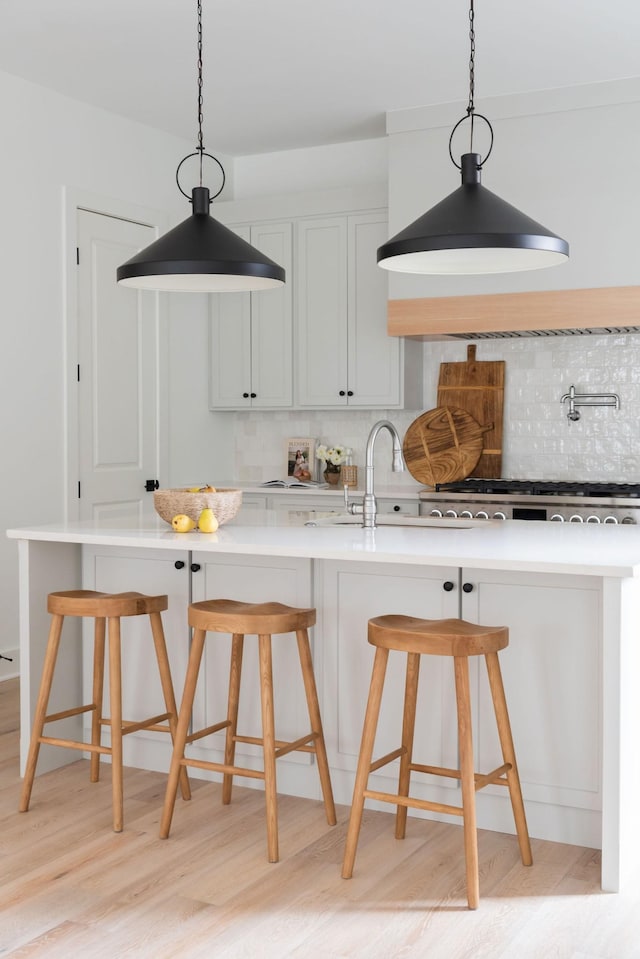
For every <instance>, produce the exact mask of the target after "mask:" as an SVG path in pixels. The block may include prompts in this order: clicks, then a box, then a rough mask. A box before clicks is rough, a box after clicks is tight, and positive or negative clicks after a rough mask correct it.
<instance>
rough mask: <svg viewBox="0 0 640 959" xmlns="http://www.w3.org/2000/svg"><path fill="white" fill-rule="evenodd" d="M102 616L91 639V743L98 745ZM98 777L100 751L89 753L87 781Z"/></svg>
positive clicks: (101, 695)
mask: <svg viewBox="0 0 640 959" xmlns="http://www.w3.org/2000/svg"><path fill="white" fill-rule="evenodd" d="M105 626H106V622H105V619H104V616H96V619H95V626H94V639H93V715H92V717H91V743H92V745H93V746H99V745H100V743H101V737H102V698H103V696H104V638H105ZM99 779H100V753H99V752H92V753H91V769H90V774H89V781H90V782H92V783H97V782H98V781H99Z"/></svg>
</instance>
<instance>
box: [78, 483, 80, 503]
mask: <svg viewBox="0 0 640 959" xmlns="http://www.w3.org/2000/svg"><path fill="white" fill-rule="evenodd" d="M78 499H80V480H78Z"/></svg>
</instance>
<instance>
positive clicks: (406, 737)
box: [396, 653, 420, 839]
mask: <svg viewBox="0 0 640 959" xmlns="http://www.w3.org/2000/svg"><path fill="white" fill-rule="evenodd" d="M419 673H420V656H419V654H418V653H407V678H406V681H405V688H404V715H403V718H402V749H403V753H402V756H401V758H400V776H399V779H398V795H399V796H408V795H409V782H410V779H411V762H412V758H413V736H414V730H415V725H416V699H417V696H418V676H419ZM406 829H407V807H406V806H398V811H397V813H396V839H404V837H405V833H406Z"/></svg>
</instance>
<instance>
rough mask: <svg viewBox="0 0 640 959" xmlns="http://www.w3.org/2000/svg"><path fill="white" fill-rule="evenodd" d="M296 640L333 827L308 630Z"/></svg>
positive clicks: (301, 632) (298, 631) (327, 806)
mask: <svg viewBox="0 0 640 959" xmlns="http://www.w3.org/2000/svg"><path fill="white" fill-rule="evenodd" d="M296 639H297V640H298V653H299V654H300V666H301V667H302V679H303V681H304V691H305V695H306V697H307V709H308V710H309V719H310V721H311V730H312V732H313V733H314V734H315V736H316V739H315V750H316V760H317V762H318V774H319V776H320V785H321V787H322V796H323V798H324V808H325V813H326V816H327V822H328V823H329V825H330V826H335V824H336V821H337V820H336V807H335V804H334V802H333V790H332V788H331V776H330V773H329V762H328V760H327V747H326V745H325V741H324V732H323V729H322V719H321V717H320V704H319V702H318V690H317V688H316V680H315V676H314V673H313V660H312V658H311V647H310V645H309V632H308V630H306V629H300V630H297V631H296Z"/></svg>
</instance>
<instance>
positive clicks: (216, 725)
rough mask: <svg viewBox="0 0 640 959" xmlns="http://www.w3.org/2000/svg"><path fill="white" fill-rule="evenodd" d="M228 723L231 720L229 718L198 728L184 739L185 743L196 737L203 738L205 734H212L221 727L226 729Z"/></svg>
mask: <svg viewBox="0 0 640 959" xmlns="http://www.w3.org/2000/svg"><path fill="white" fill-rule="evenodd" d="M230 725H231V721H230V720H229V719H223V720H222V722H220V723H214V725H213V726H207V727H206V729H198V730H196V732H195V733H191V735H189V736H187V738H186V739H185V743H195V742H197V740H198V739H204V737H205V736H213V734H214V733H219V732H220V730H221V729H226V728H227V726H230Z"/></svg>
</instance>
